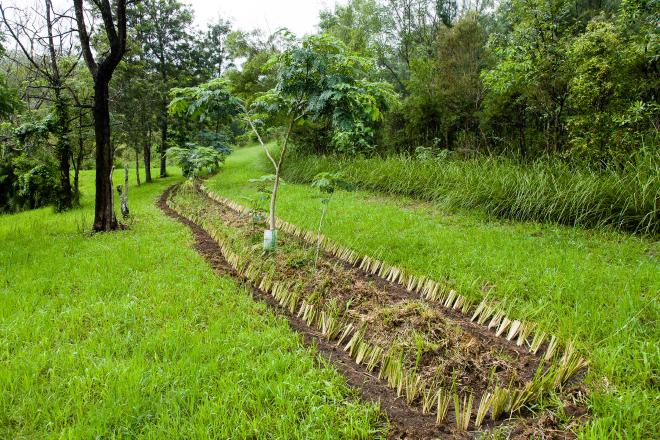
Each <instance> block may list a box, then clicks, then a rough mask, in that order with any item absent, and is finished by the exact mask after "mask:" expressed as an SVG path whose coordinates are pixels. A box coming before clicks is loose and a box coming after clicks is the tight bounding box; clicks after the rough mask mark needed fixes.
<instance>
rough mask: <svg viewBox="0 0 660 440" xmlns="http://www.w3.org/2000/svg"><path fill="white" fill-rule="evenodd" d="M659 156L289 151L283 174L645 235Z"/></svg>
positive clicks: (658, 197) (655, 227)
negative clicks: (586, 160)
mask: <svg viewBox="0 0 660 440" xmlns="http://www.w3.org/2000/svg"><path fill="white" fill-rule="evenodd" d="M659 163H660V162H659V161H658V160H657V159H655V158H653V157H647V158H645V159H644V160H639V161H637V163H636V164H635V165H632V164H630V165H628V166H625V167H622V168H620V169H614V168H609V169H605V170H593V169H588V168H583V167H575V166H570V165H568V164H565V163H563V162H560V161H558V160H553V161H547V160H546V161H538V162H533V163H521V162H519V161H516V160H513V159H504V158H491V157H482V158H476V159H468V160H455V159H444V160H442V159H438V158H431V159H416V158H411V157H405V156H392V157H386V158H381V157H373V158H355V159H346V158H338V157H334V156H311V155H299V154H298V155H296V154H293V155H292V156H291V157H289V158H288V159H287V163H286V169H285V170H284V178H285V179H287V180H289V181H292V182H299V183H308V182H311V180H312V179H313V177H314V176H315V175H316V174H317V173H319V172H321V171H341V172H342V174H343V176H344V179H345V180H347V181H349V182H351V183H352V184H354V185H355V186H356V187H357V188H360V189H367V190H371V191H378V192H383V193H389V194H397V195H404V196H409V197H414V198H417V199H421V200H426V201H433V202H436V203H439V204H441V205H442V206H444V207H447V208H452V209H457V208H458V209H464V208H476V209H482V210H484V211H485V212H486V213H488V214H491V215H494V216H497V217H500V218H506V219H513V220H532V221H539V222H554V223H561V224H564V225H571V226H583V227H600V226H610V227H613V228H615V229H619V230H623V231H628V232H635V233H640V234H647V235H657V234H658V232H660V222H659V220H658V204H659V203H660V177H659V170H660V166H659Z"/></svg>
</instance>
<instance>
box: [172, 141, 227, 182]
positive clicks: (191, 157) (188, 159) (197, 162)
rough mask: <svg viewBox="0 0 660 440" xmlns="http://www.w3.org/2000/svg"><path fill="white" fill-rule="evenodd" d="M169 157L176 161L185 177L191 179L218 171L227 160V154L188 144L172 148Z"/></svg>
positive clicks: (210, 148)
mask: <svg viewBox="0 0 660 440" xmlns="http://www.w3.org/2000/svg"><path fill="white" fill-rule="evenodd" d="M167 157H168V158H169V159H171V160H174V161H175V162H176V163H177V164H178V165H179V167H181V171H182V172H183V175H184V176H186V177H188V178H190V179H197V178H199V177H200V176H201V175H202V173H203V172H205V171H206V172H207V173H213V172H215V171H217V170H218V168H219V167H220V164H221V163H222V162H223V161H224V160H225V157H226V154H224V153H222V152H220V151H218V150H216V149H215V148H212V147H203V146H199V145H197V144H193V143H188V144H186V146H185V147H183V148H182V147H170V148H168V149H167Z"/></svg>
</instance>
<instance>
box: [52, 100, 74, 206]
mask: <svg viewBox="0 0 660 440" xmlns="http://www.w3.org/2000/svg"><path fill="white" fill-rule="evenodd" d="M55 112H56V117H57V127H56V129H55V132H56V135H57V145H56V147H55V149H56V154H57V162H58V168H59V174H60V175H59V180H60V187H59V191H58V195H57V210H58V211H67V210H69V209H71V208H72V207H73V194H72V192H71V164H70V159H71V156H72V154H71V139H70V136H69V135H70V131H71V130H70V129H69V111H68V105H67V103H66V102H65V101H64V97H63V96H62V93H61V90H60V89H55Z"/></svg>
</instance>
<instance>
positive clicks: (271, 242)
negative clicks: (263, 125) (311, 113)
mask: <svg viewBox="0 0 660 440" xmlns="http://www.w3.org/2000/svg"><path fill="white" fill-rule="evenodd" d="M247 121H248V124H250V128H252V131H253V132H254V134H255V135H256V136H257V140H258V141H259V144H261V146H262V147H263V149H264V151H265V152H266V156H268V159H269V160H270V161H271V163H272V164H273V168H274V169H275V180H274V182H273V191H272V193H271V195H270V206H269V213H268V228H269V231H270V233H268V234H266V233H264V251H272V250H274V249H275V245H276V244H277V232H275V231H276V226H277V225H276V221H275V206H276V202H277V190H278V189H279V186H280V170H281V168H282V162H283V161H284V156H285V155H286V149H287V146H288V144H289V136H290V135H291V131H292V130H293V124H294V122H295V121H296V118H295V116H294V115H291V117H290V118H289V124H288V126H287V130H286V133H285V134H284V142H283V143H282V150H281V151H280V157H279V158H278V159H277V160H275V159H274V158H273V156H272V155H271V154H270V150H268V147H266V144H265V143H264V141H263V139H262V138H261V135H260V134H259V131H258V130H257V127H256V126H255V125H254V123H253V122H252V120H251V119H250V118H249V117H248V118H247Z"/></svg>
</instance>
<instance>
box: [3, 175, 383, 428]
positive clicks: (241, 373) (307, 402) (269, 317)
mask: <svg viewBox="0 0 660 440" xmlns="http://www.w3.org/2000/svg"><path fill="white" fill-rule="evenodd" d="M132 177H133V176H131V179H132ZM83 178H84V186H83V192H84V195H85V197H84V199H83V204H84V206H83V208H81V209H76V210H74V211H72V212H69V213H66V214H55V213H54V212H53V210H52V209H50V208H46V209H39V210H35V211H31V212H24V213H20V214H15V215H4V216H0V244H1V245H0V438H1V439H22V438H25V439H27V438H29V439H42V438H66V439H93V438H152V439H174V438H185V439H193V438H199V439H202V438H226V439H228V438H232V439H241V438H278V439H280V438H301V439H308V438H351V439H353V438H374V437H377V436H378V435H379V431H378V430H379V429H382V428H383V421H382V417H381V415H380V413H379V411H378V410H377V408H375V406H373V405H368V404H365V403H362V402H360V401H359V400H357V399H356V398H355V396H354V395H353V392H352V391H351V390H349V389H348V388H347V387H346V386H345V383H344V381H343V379H342V377H341V376H340V375H339V374H338V373H337V372H336V371H334V370H333V369H332V368H331V367H329V366H324V364H323V363H322V361H321V360H319V359H318V356H317V354H315V352H314V351H313V350H309V349H305V348H304V347H303V346H302V345H301V341H300V338H299V337H298V336H297V335H296V334H294V333H293V332H292V331H291V330H290V329H289V327H288V325H287V323H286V321H284V320H283V319H280V318H277V317H274V315H273V314H272V313H271V312H270V311H269V310H268V308H267V307H266V306H264V305H262V304H260V303H257V302H254V301H253V300H252V299H251V297H250V295H249V293H248V292H247V291H246V290H244V289H243V288H241V287H239V286H238V285H237V284H236V283H235V282H234V281H232V280H230V279H227V278H220V277H218V276H216V275H215V274H214V273H213V271H212V269H211V268H210V267H209V266H208V265H207V264H206V263H205V261H204V260H203V259H202V258H201V257H200V256H199V255H198V254H197V253H196V252H195V251H194V250H193V248H192V247H191V244H192V236H191V234H190V232H189V230H188V229H187V228H186V227H185V226H183V225H180V224H178V223H177V222H175V221H173V220H171V219H168V218H166V217H165V216H164V215H163V214H162V213H161V212H160V210H159V209H158V208H157V207H156V206H155V204H154V201H155V199H156V198H157V196H158V195H159V194H161V193H162V192H163V190H164V189H165V188H166V187H167V186H168V185H170V184H172V183H174V182H175V181H177V180H180V178H178V177H175V178H167V179H156V182H154V183H153V184H149V185H142V186H141V187H139V188H137V187H131V189H130V207H131V212H132V213H133V216H134V220H133V221H132V223H131V228H130V230H128V231H122V232H117V233H110V234H98V235H91V234H89V231H90V228H91V223H92V219H93V196H92V195H93V187H92V184H93V173H91V172H87V173H85V174H84V175H83ZM115 181H116V182H119V181H120V176H119V175H117V177H116V180H115Z"/></svg>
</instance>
